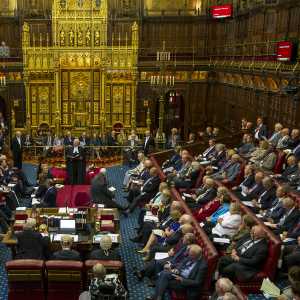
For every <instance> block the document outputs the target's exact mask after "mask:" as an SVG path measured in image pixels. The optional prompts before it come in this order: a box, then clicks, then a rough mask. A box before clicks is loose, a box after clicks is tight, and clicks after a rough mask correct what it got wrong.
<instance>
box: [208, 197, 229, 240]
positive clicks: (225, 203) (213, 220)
mask: <svg viewBox="0 0 300 300" xmlns="http://www.w3.org/2000/svg"><path fill="white" fill-rule="evenodd" d="M230 203H231V198H230V195H229V194H228V193H227V194H224V195H223V199H222V204H221V206H220V207H219V208H218V209H217V210H216V211H215V212H214V213H213V214H212V215H211V216H209V217H206V219H205V221H203V226H202V228H203V229H204V231H205V232H206V233H207V234H211V231H212V229H213V227H214V226H215V225H216V224H217V221H218V219H219V218H220V217H223V215H225V214H226V213H227V212H229V209H230Z"/></svg>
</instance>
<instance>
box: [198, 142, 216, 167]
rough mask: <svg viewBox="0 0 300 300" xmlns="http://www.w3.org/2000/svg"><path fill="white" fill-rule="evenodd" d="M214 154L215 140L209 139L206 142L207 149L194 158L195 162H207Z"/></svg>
mask: <svg viewBox="0 0 300 300" xmlns="http://www.w3.org/2000/svg"><path fill="white" fill-rule="evenodd" d="M215 154H216V140H215V139H209V140H208V148H207V149H205V150H204V151H203V152H202V154H199V155H198V156H197V157H196V160H197V161H199V162H201V161H209V160H211V159H212V158H213V157H214V155H215Z"/></svg>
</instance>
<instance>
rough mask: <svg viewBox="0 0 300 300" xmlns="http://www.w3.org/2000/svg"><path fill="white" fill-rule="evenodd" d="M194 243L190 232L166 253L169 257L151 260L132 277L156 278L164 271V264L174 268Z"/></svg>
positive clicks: (194, 237)
mask: <svg viewBox="0 0 300 300" xmlns="http://www.w3.org/2000/svg"><path fill="white" fill-rule="evenodd" d="M195 242H196V236H195V234H194V233H192V232H188V233H186V234H185V235H184V236H183V237H182V238H181V239H180V241H179V242H178V243H177V244H176V245H175V246H174V247H173V248H171V249H170V250H169V251H168V255H169V257H167V258H164V259H159V260H156V259H153V260H152V261H151V262H149V263H148V264H147V265H146V266H145V267H144V268H143V269H141V270H140V271H138V270H135V272H134V275H135V276H136V277H137V278H138V280H142V279H143V278H144V277H145V276H146V277H149V278H153V277H154V278H156V277H157V275H158V274H159V273H160V272H161V271H162V270H163V269H164V266H165V265H166V264H171V265H173V266H176V265H178V264H180V262H182V260H183V259H185V258H186V256H187V253H188V249H189V245H192V244H194V243H195Z"/></svg>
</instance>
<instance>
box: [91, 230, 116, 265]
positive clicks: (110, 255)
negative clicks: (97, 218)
mask: <svg viewBox="0 0 300 300" xmlns="http://www.w3.org/2000/svg"><path fill="white" fill-rule="evenodd" d="M89 258H90V259H99V260H121V257H120V254H119V249H118V248H115V249H112V239H111V237H110V236H109V235H106V236H104V237H102V238H101V239H100V249H97V250H93V251H92V252H91V254H90V256H89Z"/></svg>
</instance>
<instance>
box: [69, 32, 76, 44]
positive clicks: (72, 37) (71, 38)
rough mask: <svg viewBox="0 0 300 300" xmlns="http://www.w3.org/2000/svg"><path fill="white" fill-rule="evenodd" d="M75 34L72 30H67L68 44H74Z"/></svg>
mask: <svg viewBox="0 0 300 300" xmlns="http://www.w3.org/2000/svg"><path fill="white" fill-rule="evenodd" d="M74 40H75V35H74V32H73V30H72V29H71V31H70V32H69V46H74Z"/></svg>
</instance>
